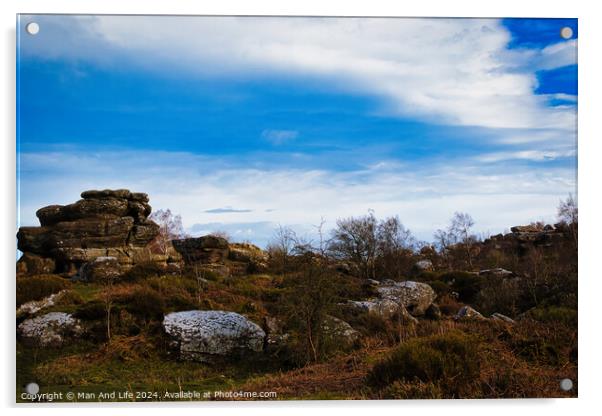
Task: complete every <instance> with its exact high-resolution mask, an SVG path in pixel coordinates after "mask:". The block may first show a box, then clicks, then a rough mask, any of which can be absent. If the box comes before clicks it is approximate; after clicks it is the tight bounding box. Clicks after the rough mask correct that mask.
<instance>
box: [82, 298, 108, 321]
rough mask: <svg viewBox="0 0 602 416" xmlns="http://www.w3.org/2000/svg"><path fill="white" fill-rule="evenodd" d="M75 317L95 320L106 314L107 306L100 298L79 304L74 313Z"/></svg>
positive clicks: (102, 317)
mask: <svg viewBox="0 0 602 416" xmlns="http://www.w3.org/2000/svg"><path fill="white" fill-rule="evenodd" d="M74 316H75V317H76V318H79V319H82V320H84V321H95V320H98V319H104V318H105V317H106V316H107V307H106V305H105V304H104V302H102V301H100V300H92V301H89V302H86V303H84V304H83V305H80V306H79V307H78V308H77V309H76V310H75V313H74Z"/></svg>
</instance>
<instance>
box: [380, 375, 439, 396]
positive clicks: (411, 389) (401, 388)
mask: <svg viewBox="0 0 602 416" xmlns="http://www.w3.org/2000/svg"><path fill="white" fill-rule="evenodd" d="M382 397H383V399H406V400H415V399H444V398H445V396H444V393H443V389H442V388H441V387H440V386H439V385H438V384H436V383H433V382H428V383H423V382H422V381H417V380H414V381H413V382H407V381H395V382H393V383H392V384H391V385H390V386H388V387H386V388H385V389H384V390H383V392H382Z"/></svg>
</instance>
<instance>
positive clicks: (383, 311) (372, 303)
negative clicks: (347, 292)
mask: <svg viewBox="0 0 602 416" xmlns="http://www.w3.org/2000/svg"><path fill="white" fill-rule="evenodd" d="M348 305H349V306H351V307H352V308H354V309H357V310H360V311H364V312H367V313H370V314H373V315H378V316H380V317H382V318H391V317H392V316H394V315H395V314H396V313H398V312H399V311H400V310H401V308H403V306H401V305H400V304H399V303H397V302H394V301H392V300H390V299H371V300H350V301H349V302H348Z"/></svg>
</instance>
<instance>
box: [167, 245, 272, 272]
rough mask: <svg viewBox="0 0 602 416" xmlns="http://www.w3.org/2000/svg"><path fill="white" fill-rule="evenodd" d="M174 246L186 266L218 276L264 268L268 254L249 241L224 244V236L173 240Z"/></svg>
mask: <svg viewBox="0 0 602 416" xmlns="http://www.w3.org/2000/svg"><path fill="white" fill-rule="evenodd" d="M172 245H173V247H174V249H175V250H176V251H177V252H178V253H179V254H180V256H181V257H182V259H183V260H184V262H185V263H186V264H187V265H189V266H195V267H196V270H198V271H200V272H203V271H207V272H211V273H214V274H217V275H218V276H221V277H226V276H230V275H239V276H242V275H246V274H249V273H260V272H263V271H265V270H267V267H268V266H267V262H268V256H267V254H266V253H265V252H264V251H263V250H261V249H260V248H259V247H257V246H255V245H253V244H249V243H228V240H226V239H225V238H222V237H219V236H215V235H205V236H202V237H196V238H185V239H182V240H173V241H172Z"/></svg>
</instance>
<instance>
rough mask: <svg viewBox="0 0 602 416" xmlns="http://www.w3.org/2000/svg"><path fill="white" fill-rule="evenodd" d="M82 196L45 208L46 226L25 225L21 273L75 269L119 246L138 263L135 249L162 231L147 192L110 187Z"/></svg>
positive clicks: (41, 216)
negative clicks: (134, 191)
mask: <svg viewBox="0 0 602 416" xmlns="http://www.w3.org/2000/svg"><path fill="white" fill-rule="evenodd" d="M81 196H82V199H80V200H79V201H77V202H75V203H73V204H69V205H50V206H47V207H44V208H40V209H39V210H38V211H37V212H36V215H37V216H38V219H39V220H40V225H41V226H40V227H21V228H20V229H19V231H18V233H17V239H18V243H17V247H18V249H19V250H21V251H22V252H23V253H24V256H23V260H22V261H21V262H20V264H19V265H18V267H17V271H18V272H19V273H21V274H36V273H40V272H41V271H43V272H44V273H66V274H75V273H77V271H78V270H79V268H80V267H81V266H82V264H84V263H86V262H89V261H92V260H94V259H95V258H97V257H103V256H108V255H110V254H109V252H110V251H113V250H117V251H120V252H123V253H126V255H124V256H116V257H117V260H118V261H119V262H120V263H121V264H132V263H133V261H132V257H134V256H133V254H134V253H135V252H136V251H138V250H140V249H142V248H145V247H147V246H148V244H149V243H150V242H151V241H152V240H154V239H155V237H156V236H157V235H158V234H159V226H158V225H157V224H155V223H154V222H153V221H151V220H149V219H148V216H149V215H150V213H151V207H150V205H148V195H146V194H142V193H133V192H130V191H128V190H127V189H117V190H109V189H107V190H103V191H85V192H82V194H81ZM36 256H37V257H36ZM40 269H43V270H40ZM50 269H52V270H50Z"/></svg>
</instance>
